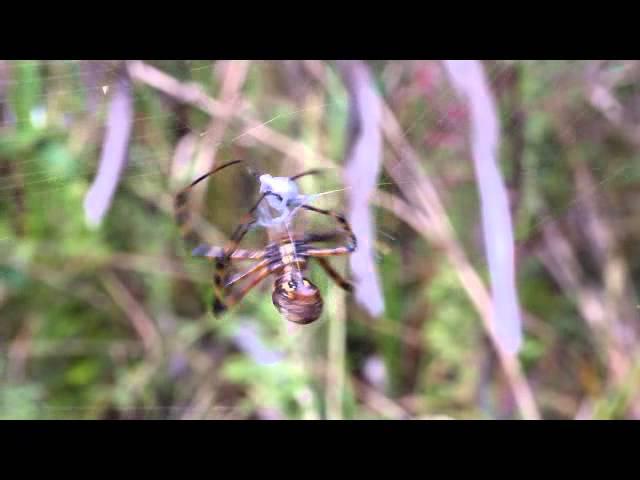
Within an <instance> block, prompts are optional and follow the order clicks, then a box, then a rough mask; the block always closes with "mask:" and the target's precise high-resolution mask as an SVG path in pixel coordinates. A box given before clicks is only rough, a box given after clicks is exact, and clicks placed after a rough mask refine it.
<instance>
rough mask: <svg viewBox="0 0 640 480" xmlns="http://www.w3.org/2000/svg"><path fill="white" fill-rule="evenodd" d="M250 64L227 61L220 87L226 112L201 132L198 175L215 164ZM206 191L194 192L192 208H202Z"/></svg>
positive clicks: (222, 105) (222, 104)
mask: <svg viewBox="0 0 640 480" xmlns="http://www.w3.org/2000/svg"><path fill="white" fill-rule="evenodd" d="M249 66H250V62H248V61H244V60H240V61H229V62H226V63H225V67H224V73H223V75H222V87H221V88H220V105H221V107H222V111H223V112H224V114H223V115H221V116H219V117H216V118H214V119H212V120H211V122H210V123H209V126H208V127H207V129H206V130H205V131H204V132H203V133H201V134H200V139H201V142H200V145H199V147H200V149H199V152H198V154H197V156H196V160H195V164H194V170H195V172H196V176H199V175H201V174H202V172H208V171H210V170H211V169H212V168H213V167H214V165H215V157H216V152H217V149H218V146H219V145H221V144H222V139H223V138H224V134H225V131H226V130H227V127H228V126H229V123H230V121H231V117H232V115H233V114H234V113H235V110H236V109H237V108H238V106H239V103H240V102H239V94H240V92H241V90H242V87H243V85H244V82H245V80H246V78H247V72H248V71H249ZM207 181H208V179H207V180H204V182H207ZM205 192H206V187H203V188H200V189H198V190H195V191H193V192H192V194H191V199H192V202H193V204H192V207H191V208H192V209H193V210H195V211H199V210H200V207H201V205H202V200H203V198H204V193H205Z"/></svg>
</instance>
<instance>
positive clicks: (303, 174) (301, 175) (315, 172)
mask: <svg viewBox="0 0 640 480" xmlns="http://www.w3.org/2000/svg"><path fill="white" fill-rule="evenodd" d="M320 173H322V170H318V169H317V168H316V169H313V170H307V171H306V172H302V173H299V174H297V175H294V176H293V177H289V180H294V181H295V180H297V179H299V178H301V177H304V176H307V175H318V174H320Z"/></svg>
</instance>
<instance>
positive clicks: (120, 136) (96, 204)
mask: <svg viewBox="0 0 640 480" xmlns="http://www.w3.org/2000/svg"><path fill="white" fill-rule="evenodd" d="M112 95H113V96H112V98H111V104H110V106H109V117H108V119H107V131H106V135H105V138H104V142H103V145H102V155H101V157H100V164H99V167H98V173H97V175H96V178H95V180H94V183H93V185H92V186H91V188H90V189H89V191H88V192H87V195H86V197H85V201H84V209H85V217H86V219H87V222H88V223H89V225H92V226H95V225H98V224H99V223H100V222H101V221H102V218H103V217H104V215H105V214H106V213H107V211H108V209H109V206H110V205H111V201H112V199H113V194H114V193H115V190H116V188H117V186H118V182H119V181H120V176H121V175H122V172H123V170H124V168H125V166H126V164H127V161H128V157H127V150H128V147H129V139H130V137H131V131H132V128H133V95H132V92H131V85H130V83H129V78H128V76H127V75H126V74H122V75H121V76H120V77H119V79H118V81H117V82H116V84H115V86H114V88H113V94H112Z"/></svg>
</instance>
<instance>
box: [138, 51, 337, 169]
mask: <svg viewBox="0 0 640 480" xmlns="http://www.w3.org/2000/svg"><path fill="white" fill-rule="evenodd" d="M128 68H129V73H130V75H131V77H132V78H133V79H135V80H136V81H139V82H141V83H144V84H146V85H149V86H151V87H153V88H155V89H157V90H159V91H161V92H163V93H165V94H166V95H170V96H172V97H173V98H175V99H177V100H179V101H181V102H184V103H187V104H190V105H192V106H194V107H196V108H198V109H199V110H202V111H203V112H205V113H207V114H209V115H211V116H212V117H219V118H223V117H226V116H227V115H229V114H233V116H234V117H236V118H238V119H240V120H241V122H242V123H243V125H244V127H245V128H246V131H245V132H244V133H243V134H242V135H241V136H244V135H249V136H251V137H253V138H255V139H256V140H258V141H260V142H262V143H264V144H265V145H268V146H270V147H271V148H274V149H275V150H278V151H280V152H281V153H283V154H284V155H285V156H292V157H297V158H302V159H304V158H305V157H307V156H308V155H311V156H312V158H313V160H314V162H316V163H317V164H318V165H320V166H324V167H334V166H335V162H333V161H332V160H330V159H328V158H326V157H324V156H322V155H321V154H319V153H318V152H316V151H311V152H309V150H308V148H307V147H306V145H304V144H303V143H302V142H298V141H295V140H292V139H290V138H289V137H287V136H286V135H283V134H281V133H278V132H277V131H275V130H273V129H272V128H270V127H268V126H267V125H266V124H265V122H259V121H258V120H256V119H254V118H253V117H252V116H251V115H249V114H247V113H245V112H244V111H243V109H240V108H239V109H238V110H235V108H234V109H231V108H230V107H229V106H225V105H224V104H222V103H221V102H220V101H218V100H215V99H213V98H211V97H210V96H209V95H207V94H206V92H204V90H203V89H202V88H201V87H200V86H199V85H197V84H192V83H182V82H179V81H178V80H176V79H175V78H173V77H172V76H171V75H168V74H166V73H164V72H162V71H161V70H158V69H157V68H154V67H152V66H150V65H147V64H145V63H144V62H141V61H133V62H129V64H128ZM229 110H230V111H229ZM237 138H239V137H236V139H237Z"/></svg>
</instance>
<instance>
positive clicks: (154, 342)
mask: <svg viewBox="0 0 640 480" xmlns="http://www.w3.org/2000/svg"><path fill="white" fill-rule="evenodd" d="M101 280H102V283H103V285H104V287H105V288H106V290H107V292H108V293H109V295H111V298H113V300H114V302H115V303H116V305H118V306H119V307H120V308H121V309H122V311H123V312H124V313H125V314H126V315H127V317H128V318H129V320H130V321H131V325H132V326H133V328H134V330H135V331H136V333H137V334H138V336H139V337H140V339H141V340H142V344H143V345H144V347H145V350H146V351H147V353H149V354H151V355H153V356H155V355H157V354H158V353H159V352H160V347H161V339H160V334H159V333H158V331H157V329H156V326H155V324H154V322H153V320H152V319H151V318H150V317H149V316H148V315H147V313H146V312H145V311H144V309H143V308H142V306H141V305H140V303H138V301H137V300H136V299H135V297H134V296H133V295H131V293H130V292H129V290H128V289H127V288H126V287H125V286H124V285H123V284H122V282H121V281H120V280H119V279H118V277H117V276H116V275H114V274H113V273H110V272H105V273H103V274H102V275H101Z"/></svg>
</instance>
